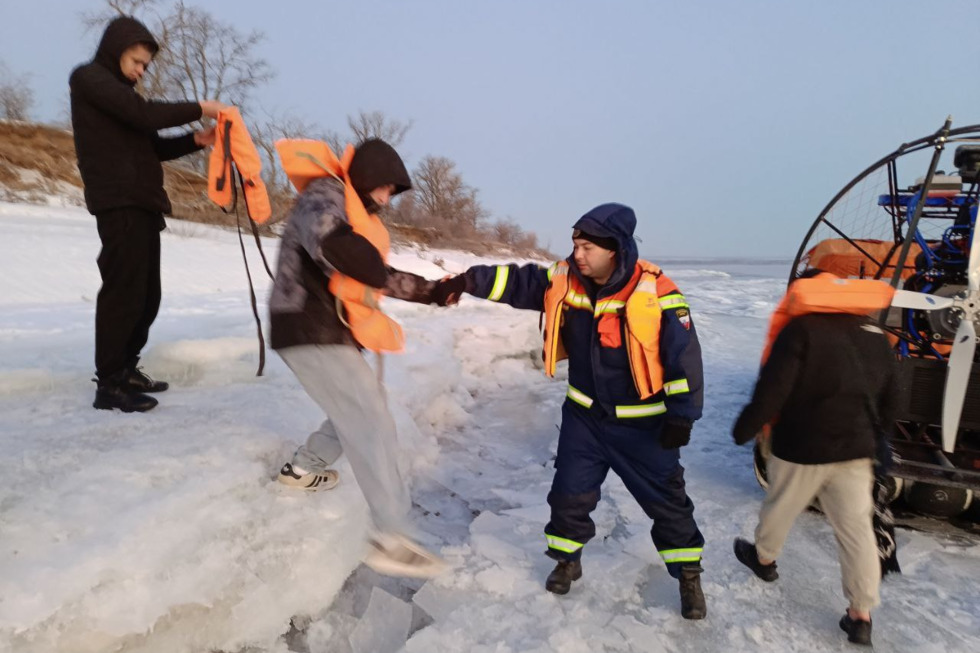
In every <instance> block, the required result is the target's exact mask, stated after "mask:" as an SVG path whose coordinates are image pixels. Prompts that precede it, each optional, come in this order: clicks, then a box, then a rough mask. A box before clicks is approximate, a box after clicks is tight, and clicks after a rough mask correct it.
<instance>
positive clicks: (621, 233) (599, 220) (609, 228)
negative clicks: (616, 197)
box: [568, 202, 640, 295]
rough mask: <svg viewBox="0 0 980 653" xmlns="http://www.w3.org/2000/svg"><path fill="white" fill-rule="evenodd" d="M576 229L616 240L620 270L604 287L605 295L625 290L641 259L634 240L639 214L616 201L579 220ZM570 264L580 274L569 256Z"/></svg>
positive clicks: (614, 273) (615, 272) (574, 226)
mask: <svg viewBox="0 0 980 653" xmlns="http://www.w3.org/2000/svg"><path fill="white" fill-rule="evenodd" d="M572 228H573V229H580V230H582V231H584V232H586V233H589V234H593V235H595V236H600V237H602V238H612V239H614V240H615V241H616V244H617V248H616V270H615V271H614V272H613V273H612V275H611V276H610V277H609V281H607V282H606V285H605V286H603V288H602V294H604V295H605V294H608V293H615V292H616V291H617V290H619V289H620V288H622V287H623V286H624V285H625V284H626V282H627V281H629V279H630V277H631V276H632V275H633V269H634V268H635V267H636V262H637V261H638V260H639V258H640V256H639V252H638V251H637V249H636V240H635V239H634V238H633V232H634V231H635V230H636V214H635V213H633V209H631V208H630V207H628V206H625V205H623V204H616V203H613V202H611V203H609V204H600V205H599V206H597V207H595V208H594V209H592V210H591V211H589V212H588V213H586V214H585V215H583V216H582V217H581V218H579V219H578V222H576V223H575V224H574V225H573V226H572ZM568 263H569V266H570V267H571V269H572V270H574V271H575V273H576V274H578V266H577V265H575V261H574V260H573V258H572V257H571V256H569V257H568Z"/></svg>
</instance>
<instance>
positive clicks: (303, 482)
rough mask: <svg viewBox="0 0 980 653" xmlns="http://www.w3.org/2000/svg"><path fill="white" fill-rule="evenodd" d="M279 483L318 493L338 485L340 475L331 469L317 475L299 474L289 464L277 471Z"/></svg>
mask: <svg viewBox="0 0 980 653" xmlns="http://www.w3.org/2000/svg"><path fill="white" fill-rule="evenodd" d="M300 471H302V470H300ZM279 482H280V483H282V484H283V485H288V486H289V487H291V488H296V489H298V490H306V491H307V492H318V491H320V490H332V489H333V488H335V487H337V484H338V483H340V474H338V473H337V472H336V471H334V470H332V469H328V470H326V471H323V472H320V473H317V474H314V473H313V472H303V473H299V472H298V471H297V470H296V469H295V468H294V467H293V466H292V465H291V464H289V463H286V464H285V465H283V466H282V469H280V470H279Z"/></svg>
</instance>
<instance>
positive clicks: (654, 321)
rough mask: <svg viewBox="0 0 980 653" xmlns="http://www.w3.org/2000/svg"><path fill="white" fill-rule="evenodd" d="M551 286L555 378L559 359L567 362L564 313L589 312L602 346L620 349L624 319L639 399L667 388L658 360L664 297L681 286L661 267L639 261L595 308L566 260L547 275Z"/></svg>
mask: <svg viewBox="0 0 980 653" xmlns="http://www.w3.org/2000/svg"><path fill="white" fill-rule="evenodd" d="M548 274H549V277H550V281H551V283H550V284H549V285H548V289H547V290H546V291H545V295H544V313H545V324H544V368H545V373H546V374H547V375H548V376H551V377H553V376H554V375H555V368H556V366H557V364H558V361H561V360H564V359H566V358H568V353H567V352H566V351H565V347H564V345H563V344H562V340H561V334H560V331H561V326H562V322H563V316H564V312H565V311H566V310H569V309H580V310H589V311H592V312H593V315H594V316H595V317H596V318H598V320H599V324H598V332H599V341H600V344H602V345H603V346H606V347H622V346H623V342H622V333H623V331H622V319H623V317H625V319H626V323H625V324H626V330H625V331H626V340H627V343H626V352H627V354H628V356H629V361H630V371H631V373H632V375H633V383H634V385H635V386H636V391H637V392H638V393H639V395H640V399H648V398H649V397H652V396H653V395H655V394H656V393H658V392H660V391H661V390H662V389H663V387H664V369H663V365H662V364H661V362H660V318H661V315H662V314H663V308H662V307H661V298H665V297H668V296H669V295H671V294H672V293H677V292H678V290H677V286H676V285H675V284H674V282H673V281H671V280H670V279H669V278H667V277H666V276H664V275H663V274H662V273H661V271H660V268H659V267H657V266H656V265H654V264H653V263H650V262H648V261H642V260H641V261H638V262H637V264H636V268H635V269H634V270H633V276H632V277H630V280H629V282H628V283H627V284H626V285H625V286H624V287H623V288H622V289H621V290H619V291H618V292H617V293H615V294H614V295H611V296H608V297H603V298H602V299H600V300H599V301H598V302H596V305H595V306H593V305H592V301H591V300H590V299H589V296H588V294H587V293H586V292H585V287H584V286H583V285H582V282H581V281H579V279H578V277H576V276H574V275H571V274H569V267H568V263H567V262H566V261H559V262H557V263H555V264H554V265H552V266H551V269H550V270H549V271H548Z"/></svg>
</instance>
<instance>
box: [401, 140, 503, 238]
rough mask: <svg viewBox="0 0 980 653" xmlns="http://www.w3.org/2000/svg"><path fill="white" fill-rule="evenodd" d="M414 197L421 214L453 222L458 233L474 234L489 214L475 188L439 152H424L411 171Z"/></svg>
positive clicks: (441, 220)
mask: <svg viewBox="0 0 980 653" xmlns="http://www.w3.org/2000/svg"><path fill="white" fill-rule="evenodd" d="M413 185H414V187H415V200H416V202H417V203H418V205H419V210H420V212H421V213H422V215H423V217H424V218H426V219H427V220H429V221H431V222H433V223H434V224H433V226H436V225H438V223H440V222H441V223H443V224H444V225H446V226H447V227H448V226H452V227H453V228H454V229H455V231H456V233H457V234H458V235H460V236H474V235H476V233H477V231H478V229H479V227H480V223H481V222H482V221H483V220H484V219H485V218H487V217H488V216H489V212H488V211H487V210H486V209H485V208H483V205H481V204H480V202H479V200H477V197H476V195H477V191H476V189H475V188H472V187H470V186H468V185H467V184H465V183H464V182H463V178H462V176H461V175H460V174H459V173H458V172H457V171H456V164H455V163H453V162H452V161H450V160H449V159H447V158H446V157H441V156H426V157H425V158H423V159H422V161H421V162H420V163H419V165H418V167H417V168H416V169H415V172H414V174H413Z"/></svg>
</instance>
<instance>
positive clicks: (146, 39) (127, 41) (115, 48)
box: [95, 16, 160, 86]
mask: <svg viewBox="0 0 980 653" xmlns="http://www.w3.org/2000/svg"><path fill="white" fill-rule="evenodd" d="M137 43H143V44H144V45H146V47H148V48H149V49H150V52H152V53H153V54H154V55H156V53H157V52H158V51H159V50H160V45H159V44H158V43H157V41H156V39H154V38H153V34H151V33H150V30H148V29H147V28H146V25H144V24H143V23H141V22H140V21H138V20H136V19H135V18H133V17H131V16H120V17H119V18H115V19H113V20H112V21H111V22H110V23H109V24H108V25H106V28H105V32H103V33H102V40H101V41H99V47H98V49H97V50H96V51H95V61H96V62H97V63H99V64H102V65H103V66H105V67H106V68H108V69H109V70H110V71H111V72H112V74H113V75H115V76H116V77H117V78H118V79H119V80H121V81H123V82H125V83H126V84H129V85H130V86H134V85H135V82H133V81H131V80H129V79H127V78H126V76H124V75H123V74H122V69H121V68H120V67H119V60H120V59H121V58H122V54H123V52H125V51H126V48H128V47H130V46H132V45H136V44H137Z"/></svg>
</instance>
